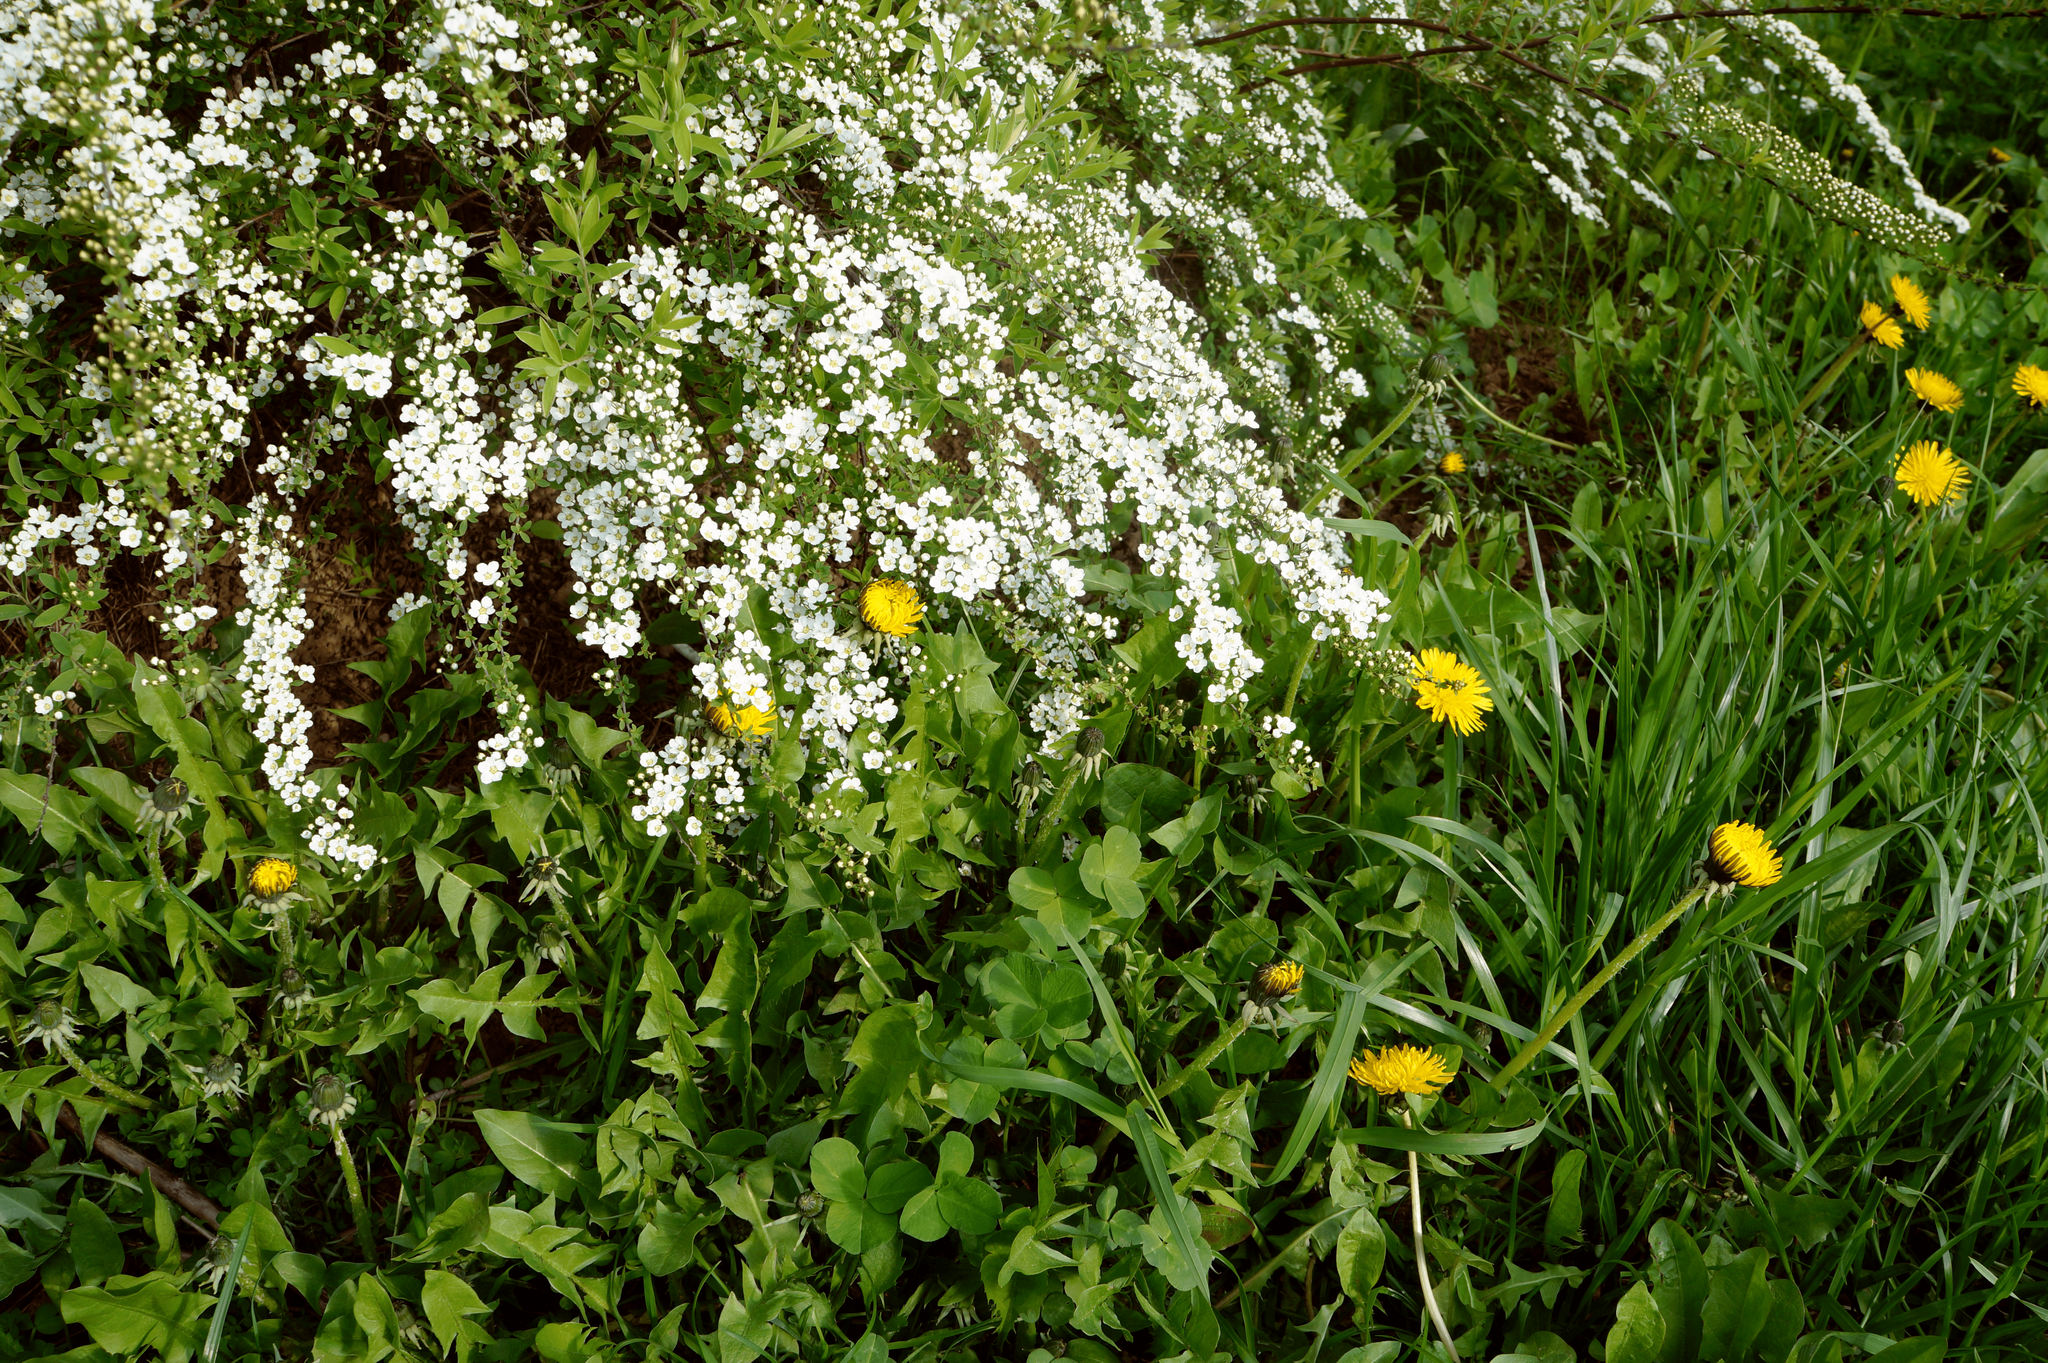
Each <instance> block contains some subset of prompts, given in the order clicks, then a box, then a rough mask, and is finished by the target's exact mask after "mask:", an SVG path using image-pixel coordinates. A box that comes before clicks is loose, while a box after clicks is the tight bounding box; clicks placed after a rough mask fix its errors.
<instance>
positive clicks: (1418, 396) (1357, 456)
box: [1301, 384, 1423, 515]
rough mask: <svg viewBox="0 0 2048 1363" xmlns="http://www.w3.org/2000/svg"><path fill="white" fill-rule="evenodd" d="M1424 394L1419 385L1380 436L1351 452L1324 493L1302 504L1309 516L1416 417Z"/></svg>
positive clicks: (1327, 483)
mask: <svg viewBox="0 0 2048 1363" xmlns="http://www.w3.org/2000/svg"><path fill="white" fill-rule="evenodd" d="M1422 394H1423V389H1422V387H1421V385H1419V384H1418V385H1417V386H1416V388H1415V391H1414V392H1412V393H1410V394H1409V395H1408V402H1407V404H1406V405H1405V406H1403V407H1402V408H1401V410H1400V411H1398V412H1396V413H1395V414H1394V419H1393V420H1392V421H1389V422H1388V423H1387V424H1386V425H1385V427H1383V428H1382V429H1381V430H1380V433H1379V434H1378V435H1376V436H1374V437H1373V438H1372V439H1370V440H1368V441H1366V442H1365V443H1364V444H1363V445H1360V446H1359V447H1358V448H1357V449H1355V450H1353V451H1352V452H1351V458H1350V459H1348V460H1346V461H1345V463H1344V467H1343V468H1341V469H1339V470H1338V471H1337V475H1336V477H1334V478H1331V479H1329V480H1328V481H1327V482H1325V483H1324V484H1323V487H1322V491H1320V492H1318V493H1316V495H1315V496H1313V497H1311V498H1309V499H1308V500H1307V501H1305V502H1303V503H1302V504H1301V506H1302V510H1304V511H1307V512H1309V514H1311V515H1313V514H1315V511H1314V509H1315V508H1316V507H1319V506H1321V505H1322V504H1323V498H1325V497H1327V496H1329V495H1330V489H1332V488H1334V487H1336V486H1337V484H1338V482H1339V481H1347V482H1348V481H1349V480H1350V478H1351V475H1352V474H1353V473H1355V472H1356V471H1357V470H1358V466H1359V465H1360V464H1363V463H1364V462H1365V460H1366V456H1367V455H1370V454H1371V453H1372V452H1373V451H1374V450H1376V449H1378V448H1379V447H1380V446H1382V445H1384V444H1386V443H1387V441H1388V440H1389V439H1391V438H1392V437H1393V434H1394V432H1395V431H1398V430H1400V429H1401V423H1402V422H1404V421H1406V420H1407V419H1408V418H1409V417H1410V416H1413V415H1414V413H1415V405H1416V404H1417V403H1419V402H1421V401H1422Z"/></svg>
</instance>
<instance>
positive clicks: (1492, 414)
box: [1451, 374, 1578, 450]
mask: <svg viewBox="0 0 2048 1363" xmlns="http://www.w3.org/2000/svg"><path fill="white" fill-rule="evenodd" d="M1451 386H1452V387H1453V388H1455V389H1457V390H1458V391H1459V392H1460V393H1462V394H1464V396H1465V400H1466V401H1467V402H1469V403H1471V404H1472V405H1473V406H1474V407H1476V408H1478V409H1479V410H1480V411H1482V412H1484V413H1486V415H1487V416H1488V417H1489V418H1491V419H1492V420H1493V421H1495V422H1496V423H1498V424H1500V425H1502V426H1505V427H1507V428H1508V429H1509V430H1511V431H1514V432H1515V433H1516V434H1518V435H1526V436H1528V437H1529V438H1530V439H1531V440H1540V441H1542V442H1543V443H1544V444H1546V445H1554V446H1556V447H1557V448H1558V449H1561V450H1576V449H1578V446H1577V445H1567V444H1566V443H1565V442H1564V441H1562V440H1552V439H1551V438H1550V437H1549V436H1547V435H1538V434H1536V432H1534V431H1532V430H1530V429H1529V428H1528V427H1526V426H1517V425H1516V424H1515V423H1514V422H1512V421H1509V420H1508V419H1507V418H1506V417H1504V416H1502V415H1501V414H1500V413H1499V412H1497V411H1495V410H1494V409H1493V408H1491V407H1489V406H1487V405H1486V404H1485V403H1483V402H1481V401H1480V400H1479V398H1478V397H1477V396H1475V395H1474V394H1473V392H1472V390H1471V389H1469V388H1467V387H1466V386H1465V385H1464V384H1462V383H1459V382H1458V379H1457V376H1456V375H1455V374H1454V375H1452V376H1451Z"/></svg>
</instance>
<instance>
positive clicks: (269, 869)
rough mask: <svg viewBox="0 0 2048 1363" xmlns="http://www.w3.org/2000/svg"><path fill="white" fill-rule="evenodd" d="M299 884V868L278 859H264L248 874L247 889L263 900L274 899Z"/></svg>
mask: <svg viewBox="0 0 2048 1363" xmlns="http://www.w3.org/2000/svg"><path fill="white" fill-rule="evenodd" d="M298 883H299V868H298V867H296V866H294V865H292V864H291V863H290V862H288V861H284V860H282V859H280V858H278V857H265V858H263V860H261V861H259V862H257V863H256V869H255V870H253V871H251V872H249V888H250V889H252V890H254V891H255V892H256V893H257V894H259V895H262V896H263V897H264V898H265V899H275V898H277V897H278V896H279V895H281V894H283V893H284V892H285V891H286V890H289V889H290V888H291V887H292V886H294V885H296V884H298Z"/></svg>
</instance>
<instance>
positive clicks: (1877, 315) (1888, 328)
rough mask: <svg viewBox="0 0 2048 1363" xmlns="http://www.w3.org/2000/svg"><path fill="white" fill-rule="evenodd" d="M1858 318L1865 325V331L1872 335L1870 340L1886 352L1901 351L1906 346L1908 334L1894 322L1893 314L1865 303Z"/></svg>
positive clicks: (1872, 304) (1873, 304)
mask: <svg viewBox="0 0 2048 1363" xmlns="http://www.w3.org/2000/svg"><path fill="white" fill-rule="evenodd" d="M1858 316H1859V318H1860V320H1861V321H1862V323H1863V329H1864V330H1865V331H1866V332H1868V333H1869V334H1870V339H1871V340H1873V341H1875V342H1877V343H1878V344H1879V345H1881V346H1883V347H1884V348H1885V349H1886V350H1899V349H1901V348H1903V347H1904V346H1905V344H1906V333H1905V332H1904V331H1902V330H1900V329H1899V324H1898V323H1897V322H1895V321H1893V320H1892V317H1891V314H1890V313H1887V312H1886V311H1885V310H1884V309H1883V308H1881V307H1879V306H1878V305H1877V304H1875V303H1865V304H1864V305H1863V311H1862V312H1861V313H1860V314H1858Z"/></svg>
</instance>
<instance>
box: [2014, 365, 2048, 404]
mask: <svg viewBox="0 0 2048 1363" xmlns="http://www.w3.org/2000/svg"><path fill="white" fill-rule="evenodd" d="M2012 391H2013V392H2015V393H2018V394H2019V395H2020V396H2021V397H2023V398H2025V399H2026V400H2027V401H2028V402H2031V403H2033V404H2034V405H2035V406H2036V407H2041V406H2048V369H2043V368H2041V366H2039V365H2037V364H2023V365H2021V366H2020V367H2019V368H2018V369H2015V370H2014V371H2013V373H2012Z"/></svg>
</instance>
